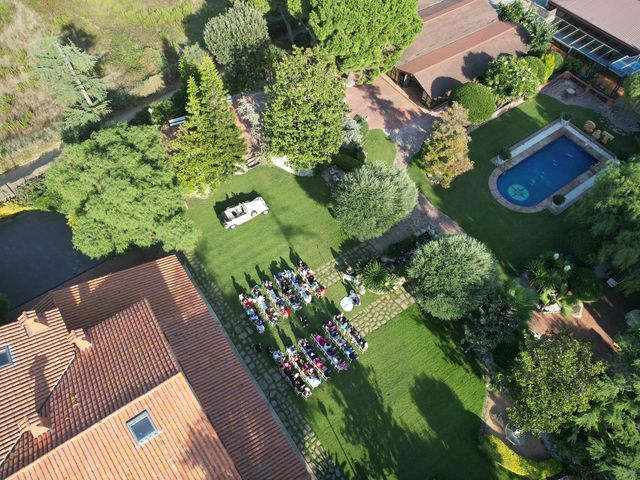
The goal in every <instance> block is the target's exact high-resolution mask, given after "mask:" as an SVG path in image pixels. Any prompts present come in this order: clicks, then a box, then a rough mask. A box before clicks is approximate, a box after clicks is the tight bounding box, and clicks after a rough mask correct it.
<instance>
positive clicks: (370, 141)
mask: <svg viewBox="0 0 640 480" xmlns="http://www.w3.org/2000/svg"><path fill="white" fill-rule="evenodd" d="M362 148H363V149H364V152H365V154H366V156H367V159H369V160H375V161H377V162H382V163H386V164H387V165H393V161H394V159H395V158H396V144H395V143H393V141H391V140H389V138H388V137H387V134H386V133H384V131H383V130H380V129H376V130H369V131H368V132H367V134H366V138H365V140H364V145H363V146H362Z"/></svg>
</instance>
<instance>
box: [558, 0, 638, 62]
mask: <svg viewBox="0 0 640 480" xmlns="http://www.w3.org/2000/svg"><path fill="white" fill-rule="evenodd" d="M550 6H551V7H557V8H560V9H561V10H564V11H566V12H568V13H570V14H571V15H573V16H574V17H577V18H579V19H580V20H582V21H584V22H586V23H589V24H591V25H593V26H594V27H596V28H597V29H598V30H600V31H602V32H604V33H606V34H607V35H609V36H611V37H613V38H615V39H616V40H618V41H620V42H621V43H624V44H626V45H628V46H629V47H631V48H633V49H635V50H638V51H640V2H639V1H638V0H615V1H609V2H605V1H602V0H551V2H550Z"/></svg>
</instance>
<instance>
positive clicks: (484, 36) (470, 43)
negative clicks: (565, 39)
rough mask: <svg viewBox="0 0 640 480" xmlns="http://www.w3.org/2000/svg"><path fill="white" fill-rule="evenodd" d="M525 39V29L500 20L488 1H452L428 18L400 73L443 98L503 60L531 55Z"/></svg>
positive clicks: (400, 67) (404, 57) (402, 63)
mask: <svg viewBox="0 0 640 480" xmlns="http://www.w3.org/2000/svg"><path fill="white" fill-rule="evenodd" d="M525 40H526V32H525V30H524V29H523V28H522V27H520V26H518V25H516V24H513V23H507V22H501V21H499V20H498V15H497V13H496V11H495V10H494V9H493V8H492V7H491V5H489V3H488V2H487V0H460V1H459V2H456V3H451V2H448V4H447V7H446V8H441V9H437V10H436V11H434V12H433V13H432V14H431V15H428V16H426V17H425V18H424V26H423V29H422V33H421V34H420V35H418V37H417V38H416V40H415V42H414V43H413V45H412V46H411V47H409V48H408V49H406V50H405V52H404V53H403V56H402V59H401V60H400V63H399V64H398V66H397V68H398V70H401V71H403V72H406V73H409V74H411V75H413V76H414V78H415V79H416V81H417V82H418V83H419V84H420V85H421V86H422V88H423V89H424V90H425V91H426V92H427V94H428V95H429V96H430V97H431V98H438V97H441V96H442V95H444V94H446V93H447V92H448V91H450V90H452V89H453V88H455V87H456V86H458V85H460V84H461V83H464V82H467V81H471V80H474V79H475V78H477V77H478V76H480V75H482V74H483V73H484V72H485V70H486V68H487V65H488V64H489V62H490V61H491V60H493V59H494V58H496V57H497V56H498V55H501V54H517V53H524V52H526V51H527V50H528V47H527V45H526V43H525Z"/></svg>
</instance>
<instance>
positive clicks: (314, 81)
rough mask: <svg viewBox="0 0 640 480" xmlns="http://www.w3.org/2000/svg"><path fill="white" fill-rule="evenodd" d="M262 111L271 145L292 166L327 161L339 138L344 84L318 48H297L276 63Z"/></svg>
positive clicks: (301, 167) (335, 151)
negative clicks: (266, 100) (266, 101)
mask: <svg viewBox="0 0 640 480" xmlns="http://www.w3.org/2000/svg"><path fill="white" fill-rule="evenodd" d="M265 91H266V92H267V94H268V95H269V101H268V103H267V106H266V109H265V112H264V130H265V135H266V138H267V141H268V143H269V145H270V147H271V150H272V152H273V153H274V154H276V155H283V156H284V155H286V156H287V158H288V161H289V165H290V166H291V167H293V168H296V169H304V168H313V167H314V166H315V165H317V164H319V163H323V162H328V161H329V160H330V159H331V157H332V156H333V155H334V154H336V153H338V150H339V149H340V146H341V145H342V143H343V140H344V135H343V133H342V123H343V114H344V112H345V110H346V107H345V103H344V97H345V86H344V82H343V81H342V79H341V78H340V76H339V74H338V71H337V69H336V67H335V65H334V63H333V62H332V61H331V60H330V59H329V58H327V57H326V56H324V55H321V53H320V52H319V51H318V50H317V49H300V48H296V49H294V50H293V52H292V53H291V54H289V55H286V56H285V57H283V58H282V59H281V60H280V61H279V62H278V63H277V64H276V68H275V77H274V80H273V82H272V83H271V84H270V85H268V86H267V88H266V89H265Z"/></svg>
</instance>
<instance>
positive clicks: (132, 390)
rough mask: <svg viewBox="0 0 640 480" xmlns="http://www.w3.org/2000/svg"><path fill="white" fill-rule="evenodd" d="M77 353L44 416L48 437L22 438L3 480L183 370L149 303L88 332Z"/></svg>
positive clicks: (141, 303) (140, 305)
mask: <svg viewBox="0 0 640 480" xmlns="http://www.w3.org/2000/svg"><path fill="white" fill-rule="evenodd" d="M86 337H87V340H88V341H89V342H91V344H92V346H91V348H89V349H87V350H85V351H82V352H79V353H78V354H77V355H76V358H75V360H74V361H73V362H72V363H71V365H70V366H69V368H68V369H67V371H66V372H65V374H64V375H63V376H62V378H61V379H60V382H59V383H58V385H57V386H56V388H55V389H54V390H53V392H52V393H51V396H50V397H49V398H48V400H47V401H46V402H45V403H44V405H43V407H42V409H41V411H40V413H41V414H42V416H44V417H46V418H47V419H48V420H49V421H50V423H51V430H50V431H49V432H48V433H47V434H46V435H40V436H39V437H38V438H33V436H31V435H23V436H22V437H21V438H20V441H19V442H18V443H17V444H16V446H15V448H14V449H13V450H12V451H11V453H10V454H9V456H8V457H7V459H6V460H5V462H4V463H3V464H2V469H1V470H0V472H2V476H6V475H9V474H11V473H13V472H15V471H17V470H19V469H20V468H21V467H22V466H24V465H28V464H30V463H32V462H34V461H35V460H37V459H38V458H39V457H42V456H43V455H45V454H47V453H48V452H49V451H51V450H53V449H54V448H56V447H57V446H59V445H61V444H63V443H65V442H66V441H68V440H70V439H71V438H73V437H75V436H76V435H78V434H80V433H81V432H83V431H85V430H87V429H89V428H91V427H92V426H93V425H95V424H97V423H98V422H99V421H100V420H102V419H104V418H106V417H107V416H109V415H110V414H112V413H113V412H115V411H116V410H118V409H119V408H122V407H124V406H125V405H126V404H127V403H129V402H130V401H131V400H133V399H135V398H138V397H139V396H141V395H143V394H145V393H146V392H148V391H149V390H151V389H153V388H154V387H156V386H158V385H160V384H161V383H162V382H164V381H166V380H167V379H169V378H170V377H172V376H174V375H176V374H177V373H178V372H179V371H180V370H179V367H178V364H177V362H176V361H175V360H174V358H173V356H172V354H171V351H170V349H169V345H168V344H167V342H166V340H165V339H164V336H163V334H162V331H161V330H160V327H159V326H158V324H157V322H156V320H155V318H154V316H153V314H152V313H151V310H150V308H149V305H148V303H147V302H146V300H144V299H143V300H142V301H140V302H138V303H136V304H134V305H132V306H130V307H128V308H126V309H124V310H123V311H121V312H117V313H116V314H115V315H113V316H112V317H111V318H108V319H106V320H105V321H103V322H100V323H98V324H97V325H95V326H93V327H90V328H88V329H87V330H86Z"/></svg>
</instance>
